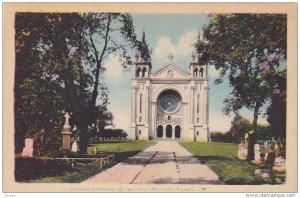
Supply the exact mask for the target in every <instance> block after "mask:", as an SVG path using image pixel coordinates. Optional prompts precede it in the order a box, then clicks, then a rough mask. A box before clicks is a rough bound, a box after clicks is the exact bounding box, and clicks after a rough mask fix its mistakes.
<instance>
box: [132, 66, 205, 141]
mask: <svg viewBox="0 0 300 198" xmlns="http://www.w3.org/2000/svg"><path fill="white" fill-rule="evenodd" d="M141 65H142V67H145V68H148V69H149V70H150V67H149V66H147V63H145V65H143V63H141V62H139V64H136V65H135V67H134V68H135V69H137V68H138V67H141ZM195 67H198V66H197V65H196V66H195V65H191V67H190V68H191V71H190V73H186V72H184V71H183V70H182V69H180V68H179V67H178V66H176V65H175V64H174V63H171V62H169V63H168V64H166V65H165V66H163V67H162V68H160V69H159V70H157V71H156V72H153V73H149V75H148V73H146V76H145V77H144V78H141V77H137V76H134V78H133V80H132V86H131V93H132V94H131V124H130V132H129V136H128V138H130V139H136V138H137V137H138V139H149V137H152V138H154V139H156V138H157V130H156V128H157V126H158V124H159V123H160V124H161V125H162V126H163V129H164V131H163V138H165V137H166V126H167V125H168V124H170V125H171V126H172V138H171V139H175V127H176V126H177V125H178V126H180V128H181V130H180V139H181V140H187V141H194V139H195V140H196V141H208V140H209V137H210V135H209V123H208V109H207V108H208V106H209V105H208V104H207V103H208V101H209V99H208V94H209V92H208V90H209V89H208V84H207V79H206V67H205V66H201V68H203V69H204V71H205V72H204V74H203V77H201V78H199V77H198V78H196V77H194V76H193V75H194V74H193V72H192V71H193V70H194V68H195ZM199 68H200V67H199ZM149 70H147V72H148V71H149ZM135 75H136V72H135ZM140 76H141V75H140ZM166 90H174V91H176V92H177V93H179V95H180V96H181V104H180V109H179V110H178V111H176V113H173V114H166V113H164V112H162V111H161V110H160V109H159V107H158V97H159V95H160V93H162V92H164V91H166ZM141 99H142V100H141ZM141 105H142V106H141ZM168 116H171V117H170V120H168ZM157 117H159V118H161V119H157Z"/></svg>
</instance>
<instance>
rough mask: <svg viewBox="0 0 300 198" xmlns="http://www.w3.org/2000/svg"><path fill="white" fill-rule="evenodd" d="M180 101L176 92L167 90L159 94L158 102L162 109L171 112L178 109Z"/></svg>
mask: <svg viewBox="0 0 300 198" xmlns="http://www.w3.org/2000/svg"><path fill="white" fill-rule="evenodd" d="M180 101H181V99H180V96H179V94H178V93H177V92H174V91H172V92H171V91H169V92H166V93H162V94H161V96H160V97H159V101H158V103H159V107H160V109H161V110H162V111H164V112H166V113H172V112H174V111H176V110H178V109H179V107H180Z"/></svg>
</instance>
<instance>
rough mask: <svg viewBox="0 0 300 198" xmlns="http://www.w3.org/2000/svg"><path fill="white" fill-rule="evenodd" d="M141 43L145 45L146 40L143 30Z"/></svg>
mask: <svg viewBox="0 0 300 198" xmlns="http://www.w3.org/2000/svg"><path fill="white" fill-rule="evenodd" d="M142 42H143V43H146V40H145V29H143V35H142Z"/></svg>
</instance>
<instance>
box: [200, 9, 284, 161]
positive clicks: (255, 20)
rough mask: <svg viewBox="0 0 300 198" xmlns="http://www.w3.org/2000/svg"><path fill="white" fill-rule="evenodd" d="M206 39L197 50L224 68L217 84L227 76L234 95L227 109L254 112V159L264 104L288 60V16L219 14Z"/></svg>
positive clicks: (251, 155)
mask: <svg viewBox="0 0 300 198" xmlns="http://www.w3.org/2000/svg"><path fill="white" fill-rule="evenodd" d="M203 31H204V41H200V40H199V41H198V42H197V44H196V47H197V51H198V53H199V55H200V56H201V58H202V59H201V61H202V62H203V63H210V64H213V65H215V68H216V69H217V70H219V71H220V76H219V78H218V79H217V80H216V83H221V82H222V79H223V78H225V77H226V78H227V79H228V81H229V85H230V87H232V92H231V95H230V96H229V97H228V98H226V100H225V101H224V104H225V107H224V109H223V110H224V112H225V113H226V114H229V113H230V112H238V111H239V110H240V109H241V108H243V107H245V108H247V109H249V110H252V111H253V121H252V130H253V131H254V133H253V136H254V137H252V138H251V140H252V141H250V142H249V149H248V150H249V152H248V156H247V159H248V160H252V159H253V158H254V152H253V147H254V141H255V131H256V128H257V119H258V116H259V114H260V113H261V112H260V110H261V107H262V106H263V105H264V104H265V103H266V102H267V101H268V100H269V99H270V97H271V95H272V93H273V92H274V88H275V87H276V86H277V80H276V79H277V77H278V76H279V75H280V73H281V72H282V71H283V70H284V67H285V61H286V50H287V49H286V45H287V43H286V41H287V17H286V15H280V14H277V15H275V14H217V15H214V16H212V18H211V20H210V23H209V24H208V25H207V26H206V27H204V29H203Z"/></svg>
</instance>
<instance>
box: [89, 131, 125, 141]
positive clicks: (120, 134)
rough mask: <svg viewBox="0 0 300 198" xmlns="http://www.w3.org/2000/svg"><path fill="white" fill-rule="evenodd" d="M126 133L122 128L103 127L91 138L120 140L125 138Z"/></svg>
mask: <svg viewBox="0 0 300 198" xmlns="http://www.w3.org/2000/svg"><path fill="white" fill-rule="evenodd" d="M126 137H127V133H126V132H125V131H124V130H123V129H103V130H102V131H99V132H98V133H96V134H94V136H92V138H93V139H94V140H95V139H98V141H99V140H100V139H102V140H103V141H104V140H120V139H126Z"/></svg>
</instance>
